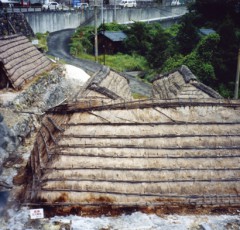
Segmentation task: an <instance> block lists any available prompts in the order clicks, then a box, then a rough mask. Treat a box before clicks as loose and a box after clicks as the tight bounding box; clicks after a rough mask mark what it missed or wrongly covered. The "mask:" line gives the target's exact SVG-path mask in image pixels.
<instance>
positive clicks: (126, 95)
mask: <svg viewBox="0 0 240 230" xmlns="http://www.w3.org/2000/svg"><path fill="white" fill-rule="evenodd" d="M128 83H129V82H128V80H127V79H126V78H125V77H124V76H122V75H120V74H119V73H116V72H115V71H113V70H110V69H109V68H108V67H106V66H103V67H102V69H101V70H99V71H98V72H97V73H95V74H94V75H93V76H92V77H91V78H90V79H89V81H88V82H87V83H86V85H85V87H83V88H82V89H81V91H80V92H79V94H78V95H77V98H78V99H79V98H80V99H81V98H83V97H87V98H99V99H112V100H116V99H125V100H131V99H132V96H131V89H130V87H129V84H128Z"/></svg>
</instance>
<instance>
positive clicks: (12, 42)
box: [0, 34, 51, 89]
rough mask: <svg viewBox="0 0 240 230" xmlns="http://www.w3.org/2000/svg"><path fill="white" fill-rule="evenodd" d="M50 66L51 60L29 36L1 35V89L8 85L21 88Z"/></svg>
mask: <svg viewBox="0 0 240 230" xmlns="http://www.w3.org/2000/svg"><path fill="white" fill-rule="evenodd" d="M50 68H51V61H50V60H49V59H48V58H47V57H46V56H44V55H43V54H42V53H41V52H40V51H39V50H38V49H37V48H36V47H35V46H34V45H32V44H31V42H30V41H29V40H28V39H27V37H25V36H22V35H19V34H17V35H9V36H3V37H0V89H2V88H5V87H8V86H12V87H13V88H14V89H21V88H22V87H23V86H24V84H25V83H26V82H27V81H29V80H31V79H33V78H34V77H36V76H37V75H39V74H41V73H43V72H44V71H46V70H49V69H50Z"/></svg>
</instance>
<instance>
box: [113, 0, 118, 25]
mask: <svg viewBox="0 0 240 230" xmlns="http://www.w3.org/2000/svg"><path fill="white" fill-rule="evenodd" d="M116 14H117V10H116V0H114V14H113V21H114V22H117V17H116Z"/></svg>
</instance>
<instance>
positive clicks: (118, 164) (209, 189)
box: [24, 72, 240, 215]
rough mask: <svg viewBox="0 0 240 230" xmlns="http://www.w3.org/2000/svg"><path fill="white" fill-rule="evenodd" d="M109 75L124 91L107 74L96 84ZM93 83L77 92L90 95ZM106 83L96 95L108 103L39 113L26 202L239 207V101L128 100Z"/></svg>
mask: <svg viewBox="0 0 240 230" xmlns="http://www.w3.org/2000/svg"><path fill="white" fill-rule="evenodd" d="M111 74H112V77H111V78H113V79H112V82H116V83H117V82H118V83H119V82H122V83H123V82H125V83H123V85H122V87H121V88H122V89H124V90H125V89H127V86H125V85H124V84H126V81H125V79H122V80H120V78H121V76H119V75H117V74H116V73H111V72H109V74H108V75H105V77H103V78H102V79H101V80H100V78H95V80H97V79H98V80H99V82H98V83H97V85H98V86H99V85H101V84H103V82H104V81H105V83H106V79H107V78H108V76H109V75H111ZM116 79H118V80H116ZM95 80H94V79H92V80H91V81H90V82H88V84H87V86H86V87H85V91H84V92H81V93H82V95H84V93H86V94H87V96H88V95H93V94H94V92H95V91H94V90H95V89H97V92H96V95H97V94H98V93H99V92H98V90H99V89H102V88H101V87H100V88H98V87H91V84H92V83H93V82H95ZM108 83H109V82H108ZM108 83H106V85H105V86H108V85H109V84H108ZM119 84H120V83H119ZM109 87H112V88H111V89H109V88H108V90H109V91H108V90H107V91H104V90H103V91H101V92H100V94H101V95H104V93H103V94H102V92H107V94H105V96H106V95H110V96H109V99H108V100H103V99H102V97H90V98H82V99H81V100H80V99H79V100H77V101H75V102H73V103H71V104H70V103H69V104H65V105H60V106H58V107H55V108H53V109H51V110H49V111H48V112H47V114H46V116H45V118H44V120H43V123H42V127H41V128H40V130H39V133H38V135H37V138H36V143H35V146H34V149H33V151H32V154H31V158H30V161H29V163H28V167H27V173H26V175H28V179H27V180H28V185H27V188H26V193H25V201H24V202H25V204H28V205H33V206H34V205H35V206H41V207H45V210H50V209H51V208H53V209H52V210H53V211H54V212H55V211H58V212H59V213H61V214H68V213H74V214H79V215H80V214H83V213H84V212H85V213H88V214H89V212H90V213H91V212H96V213H97V214H103V213H108V212H110V213H111V212H116V210H121V208H123V209H125V210H126V209H130V210H132V211H133V210H136V209H141V210H144V208H145V210H149V209H154V210H156V209H159V210H162V211H163V212H168V213H169V212H174V211H177V210H179V209H186V208H191V212H193V210H196V209H200V210H201V208H202V207H204V208H210V209H211V210H217V209H218V208H220V209H221V210H228V209H229V208H236V207H239V206H240V195H239V193H240V183H239V178H240V168H239V163H240V158H239V157H240V156H239V153H240V136H239V132H240V109H239V108H240V102H239V101H229V100H224V99H216V98H204V99H203V98H201V99H197V98H195V99H193V98H191V99H181V100H180V99H179V98H177V99H165V100H162V99H156V98H152V99H147V100H140V101H139V100H138V101H134V100H132V101H129V100H124V99H123V97H122V96H120V95H122V93H123V91H121V90H120V91H119V90H118V88H117V87H118V86H117V85H115V86H113V85H112V84H111V86H110V85H109ZM155 87H156V86H155ZM90 88H91V90H90ZM112 89H116V90H115V91H112ZM90 91H91V92H90ZM110 91H111V92H112V93H113V92H114V95H118V96H120V97H116V98H115V97H112V96H111V95H112V93H109V92H110ZM92 207H93V208H92ZM149 207H151V208H149Z"/></svg>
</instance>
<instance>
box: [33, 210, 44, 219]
mask: <svg viewBox="0 0 240 230" xmlns="http://www.w3.org/2000/svg"><path fill="white" fill-rule="evenodd" d="M30 218H31V219H32V220H33V219H42V218H44V214H43V209H42V208H39V209H30Z"/></svg>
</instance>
